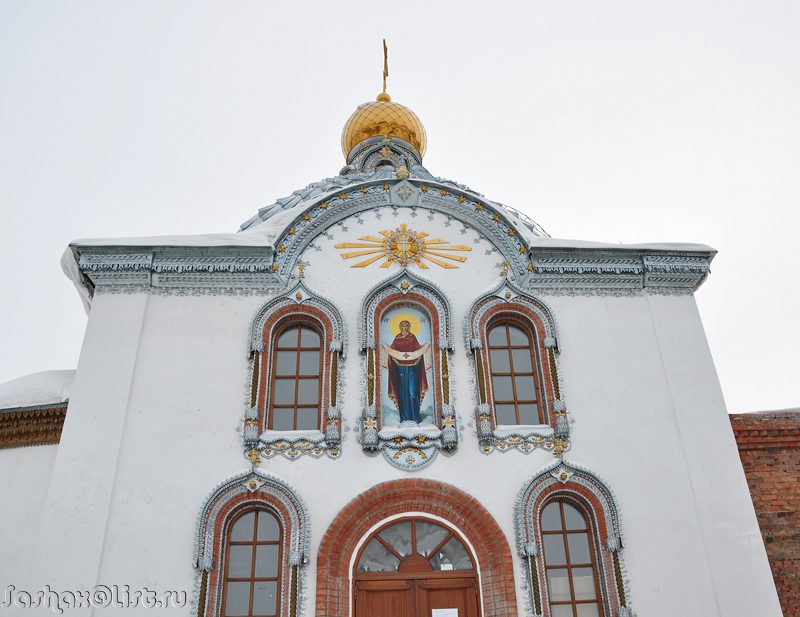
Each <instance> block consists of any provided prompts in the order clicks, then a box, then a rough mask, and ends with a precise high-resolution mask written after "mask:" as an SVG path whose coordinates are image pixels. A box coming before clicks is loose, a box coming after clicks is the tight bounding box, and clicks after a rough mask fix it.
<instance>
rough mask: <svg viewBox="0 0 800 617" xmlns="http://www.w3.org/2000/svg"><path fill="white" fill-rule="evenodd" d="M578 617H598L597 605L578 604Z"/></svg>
mask: <svg viewBox="0 0 800 617" xmlns="http://www.w3.org/2000/svg"><path fill="white" fill-rule="evenodd" d="M578 617H600V609H598V608H597V604H578Z"/></svg>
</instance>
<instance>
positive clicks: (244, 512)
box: [220, 507, 284, 617]
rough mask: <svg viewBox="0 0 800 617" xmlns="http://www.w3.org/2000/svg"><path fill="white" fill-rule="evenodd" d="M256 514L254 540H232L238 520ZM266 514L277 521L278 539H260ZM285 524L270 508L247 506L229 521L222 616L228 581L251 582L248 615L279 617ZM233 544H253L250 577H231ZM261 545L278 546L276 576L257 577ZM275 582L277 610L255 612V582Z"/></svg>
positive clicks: (252, 616) (223, 616)
mask: <svg viewBox="0 0 800 617" xmlns="http://www.w3.org/2000/svg"><path fill="white" fill-rule="evenodd" d="M251 512H252V513H254V514H255V521H254V522H253V539H252V540H231V532H232V531H233V527H234V525H235V524H236V522H237V521H238V520H239V519H241V518H242V517H243V516H246V515H247V514H250V513H251ZM262 513H264V514H266V515H267V516H271V517H272V518H273V519H274V520H275V522H276V523H277V524H278V539H277V540H259V539H258V522H259V519H260V514H262ZM283 533H284V530H283V526H282V525H281V520H280V517H279V516H276V515H275V514H274V513H273V512H272V511H270V510H269V509H268V508H258V507H256V508H246V509H244V510H242V511H241V512H237V513H236V515H235V516H234V517H233V518H232V519H231V520H230V522H229V523H228V528H227V530H226V531H225V568H224V571H223V573H222V602H221V604H220V615H221V617H225V615H227V613H226V610H225V602H226V601H227V595H228V583H230V582H234V583H239V582H241V583H245V582H246V583H249V584H250V604H249V607H248V610H247V617H279V616H280V615H281V596H282V590H281V581H282V580H283V547H282V543H283ZM231 546H251V547H252V553H253V555H252V560H251V562H250V577H249V578H242V577H230V576H229V572H230V553H231ZM259 546H277V547H278V571H277V574H276V575H275V576H274V577H256V576H255V572H256V555H257V547H259ZM264 581H267V582H272V581H274V582H275V612H274V613H273V614H271V615H264V614H261V613H259V614H257V615H254V614H253V594H254V591H255V584H256V583H257V582H264Z"/></svg>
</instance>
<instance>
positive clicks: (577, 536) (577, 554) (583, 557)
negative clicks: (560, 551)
mask: <svg viewBox="0 0 800 617" xmlns="http://www.w3.org/2000/svg"><path fill="white" fill-rule="evenodd" d="M567 537H568V538H569V561H570V563H573V564H575V563H592V558H591V556H590V554H589V536H587V535H586V534H585V533H571V534H568V535H567Z"/></svg>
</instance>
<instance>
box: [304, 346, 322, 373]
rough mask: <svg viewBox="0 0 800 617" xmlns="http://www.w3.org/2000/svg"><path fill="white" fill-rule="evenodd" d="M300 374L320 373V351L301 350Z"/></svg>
mask: <svg viewBox="0 0 800 617" xmlns="http://www.w3.org/2000/svg"><path fill="white" fill-rule="evenodd" d="M300 374H301V375H319V352H318V351H301V352H300Z"/></svg>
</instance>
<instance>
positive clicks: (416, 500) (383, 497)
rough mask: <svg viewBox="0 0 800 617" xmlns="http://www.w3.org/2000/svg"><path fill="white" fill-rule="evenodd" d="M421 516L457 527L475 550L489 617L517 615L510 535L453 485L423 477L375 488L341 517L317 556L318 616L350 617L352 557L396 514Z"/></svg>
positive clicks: (362, 496) (354, 503)
mask: <svg viewBox="0 0 800 617" xmlns="http://www.w3.org/2000/svg"><path fill="white" fill-rule="evenodd" d="M404 512H422V513H427V514H433V515H436V516H440V517H441V518H443V519H445V520H447V521H450V522H451V523H452V524H453V525H454V526H455V527H458V528H459V529H460V530H461V531H462V532H463V533H464V536H465V537H466V539H467V540H468V541H469V542H470V543H471V544H472V546H473V547H474V549H475V552H476V557H477V559H478V563H479V568H480V574H481V588H482V596H483V602H484V615H485V616H486V617H489V616H491V617H516V615H517V597H516V585H515V583H514V568H513V565H512V561H511V549H510V548H509V544H508V540H507V539H506V537H505V534H504V533H503V531H502V530H501V529H500V527H499V525H498V524H497V522H496V521H495V520H494V518H493V517H492V515H491V514H489V512H488V510H486V508H484V507H483V506H482V505H481V504H480V503H479V502H478V501H477V500H476V499H475V498H473V497H472V496H470V495H469V494H467V493H465V492H464V491H461V490H459V489H457V488H456V487H454V486H452V485H450V484H444V483H443V482H437V481H435V480H426V479H423V478H415V479H405V480H393V481H390V482H384V483H382V484H378V485H376V486H373V487H372V488H371V489H369V490H367V491H366V492H364V493H362V494H361V495H359V496H358V497H356V498H355V499H353V500H352V501H350V503H348V504H347V505H346V506H345V507H344V508H342V510H341V512H339V514H338V515H336V518H335V519H334V521H333V523H331V526H330V527H328V530H327V531H326V532H325V536H324V537H323V538H322V542H321V543H320V547H319V553H318V555H317V610H316V612H315V615H316V617H347V616H348V614H349V609H350V574H351V573H350V571H349V570H350V558H351V556H352V555H353V552H354V551H355V549H356V545H357V544H358V541H359V540H360V539H361V538H362V537H364V536H365V535H366V534H367V533H368V531H369V530H370V528H372V527H373V526H374V525H376V524H377V523H379V522H380V521H382V520H384V519H386V518H387V517H389V516H392V515H395V514H402V513H404Z"/></svg>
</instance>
